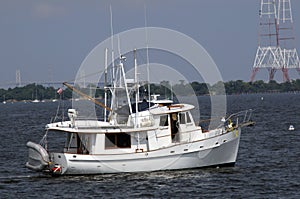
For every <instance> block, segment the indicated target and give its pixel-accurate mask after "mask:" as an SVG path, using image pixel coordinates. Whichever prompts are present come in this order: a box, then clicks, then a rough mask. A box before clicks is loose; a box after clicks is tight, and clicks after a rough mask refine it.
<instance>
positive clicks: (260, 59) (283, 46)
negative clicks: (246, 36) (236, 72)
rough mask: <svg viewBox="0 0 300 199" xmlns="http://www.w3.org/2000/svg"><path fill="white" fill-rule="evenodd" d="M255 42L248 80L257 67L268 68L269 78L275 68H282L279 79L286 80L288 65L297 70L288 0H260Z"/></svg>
mask: <svg viewBox="0 0 300 199" xmlns="http://www.w3.org/2000/svg"><path fill="white" fill-rule="evenodd" d="M259 15H260V23H259V36H258V37H259V42H258V48H257V52H256V56H255V60H254V64H253V70H252V74H251V78H250V81H251V82H253V80H254V78H255V75H256V73H257V72H258V71H259V69H261V68H266V69H267V70H268V71H269V81H270V80H273V79H274V75H275V73H276V71H277V70H281V71H282V72H283V81H290V78H289V75H288V69H291V68H296V69H297V70H298V71H299V73H300V62H299V57H298V54H297V50H296V48H295V46H294V44H295V37H294V30H293V18H292V8H291V2H290V0H261V5H260V10H259Z"/></svg>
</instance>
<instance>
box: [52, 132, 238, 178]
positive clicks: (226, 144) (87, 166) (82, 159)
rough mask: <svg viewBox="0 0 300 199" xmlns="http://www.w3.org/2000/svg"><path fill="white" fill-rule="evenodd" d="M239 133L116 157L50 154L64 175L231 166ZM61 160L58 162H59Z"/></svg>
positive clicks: (234, 159)
mask: <svg viewBox="0 0 300 199" xmlns="http://www.w3.org/2000/svg"><path fill="white" fill-rule="evenodd" d="M240 132H241V131H240V129H239V131H238V130H237V129H236V130H234V131H232V132H228V133H226V134H223V135H221V136H216V137H213V138H210V139H207V140H202V141H197V142H192V143H186V144H179V145H175V146H172V147H167V148H165V149H159V150H156V151H150V152H142V153H131V154H116V155H79V154H67V153H52V154H50V155H51V159H52V160H54V162H56V163H57V164H59V165H61V167H62V173H61V174H63V175H74V174H102V173H120V172H142V171H158V170H175V169H189V168H199V167H208V166H214V165H226V164H232V165H234V163H235V161H236V157H237V152H238V147H239V140H240ZM59 157H60V158H59Z"/></svg>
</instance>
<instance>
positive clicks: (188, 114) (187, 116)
mask: <svg viewBox="0 0 300 199" xmlns="http://www.w3.org/2000/svg"><path fill="white" fill-rule="evenodd" d="M186 123H192V120H191V116H190V113H186Z"/></svg>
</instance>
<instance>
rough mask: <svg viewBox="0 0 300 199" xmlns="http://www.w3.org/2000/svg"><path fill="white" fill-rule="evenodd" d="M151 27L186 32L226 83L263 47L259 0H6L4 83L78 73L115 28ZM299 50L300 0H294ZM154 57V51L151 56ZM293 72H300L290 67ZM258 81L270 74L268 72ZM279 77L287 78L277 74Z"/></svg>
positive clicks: (0, 8)
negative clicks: (206, 53) (19, 79)
mask: <svg viewBox="0 0 300 199" xmlns="http://www.w3.org/2000/svg"><path fill="white" fill-rule="evenodd" d="M144 4H145V5H146V8H147V25H148V26H149V27H150V26H151V27H163V28H169V29H173V30H176V31H180V32H182V33H184V34H186V35H188V36H190V37H192V38H193V39H194V40H196V41H197V42H199V43H200V44H201V45H202V46H203V47H205V49H206V50H207V51H208V53H209V54H210V55H211V56H212V58H213V59H214V61H215V63H216V64H217V66H218V67H219V70H220V71H221V75H222V77H223V79H224V80H225V81H229V80H238V79H241V80H244V81H249V78H250V74H251V70H252V65H253V61H254V57H255V53H256V49H257V45H258V44H257V40H258V38H257V36H258V23H259V16H258V13H259V7H260V0H101V1H96V0H89V1H83V0H51V1H50V0H48V1H45V0H1V1H0V28H1V29H0V30H1V31H0V66H1V73H0V87H4V86H5V85H7V84H14V83H15V78H16V77H15V75H16V70H17V69H19V70H20V71H21V79H22V82H50V81H66V80H72V79H74V78H75V75H76V73H77V70H78V68H79V67H80V64H81V63H82V61H83V60H84V58H85V57H86V56H87V54H88V53H89V52H90V51H91V50H92V49H93V48H94V47H95V46H96V45H97V44H99V43H100V42H101V41H103V40H105V39H107V38H108V37H109V36H110V11H109V10H110V9H109V8H110V5H111V6H112V10H113V27H114V33H118V32H122V31H125V30H128V29H131V28H137V27H144V26H145V22H144ZM292 6H293V18H294V25H295V27H294V30H295V35H296V47H297V49H298V51H299V49H300V1H299V0H292ZM150 59H151V57H150ZM290 76H291V78H298V77H299V76H298V74H297V73H296V71H290ZM256 79H263V80H267V79H268V78H267V71H264V70H262V71H261V72H259V73H258V75H257V78H256ZM276 79H278V80H280V81H281V80H282V74H281V73H280V72H278V73H277V75H276Z"/></svg>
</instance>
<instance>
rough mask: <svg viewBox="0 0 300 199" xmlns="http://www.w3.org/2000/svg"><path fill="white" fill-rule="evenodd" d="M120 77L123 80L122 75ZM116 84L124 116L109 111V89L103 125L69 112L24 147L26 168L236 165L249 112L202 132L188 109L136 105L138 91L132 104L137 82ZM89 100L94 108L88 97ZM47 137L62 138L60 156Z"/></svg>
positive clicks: (78, 170) (163, 103) (92, 170)
mask: <svg viewBox="0 0 300 199" xmlns="http://www.w3.org/2000/svg"><path fill="white" fill-rule="evenodd" d="M121 60H122V59H121ZM135 63H136V62H135ZM119 66H120V67H116V68H117V69H119V70H120V71H121V72H122V71H123V72H124V68H123V63H122V61H120V64H119ZM136 71H137V69H136V70H135V72H136ZM136 73H137V72H136ZM120 78H125V74H123V75H120ZM125 80H126V79H125ZM135 80H136V79H135ZM118 82H123V83H124V82H127V83H126V85H125V86H123V88H124V89H125V91H126V94H127V97H128V104H130V105H129V106H128V109H127V110H128V114H127V115H124V114H121V113H120V112H122V111H119V110H120V106H114V102H115V101H116V97H117V96H114V94H115V89H117V88H116V87H111V88H110V89H109V90H110V91H111V94H112V96H113V97H112V103H111V107H110V108H108V107H107V106H106V104H105V105H102V106H103V107H105V108H106V109H107V110H108V111H110V114H109V116H108V117H105V119H104V120H103V121H100V120H91V119H82V118H81V117H80V114H79V113H78V111H77V110H76V109H69V110H68V117H69V121H60V122H54V123H50V124H47V125H46V135H45V136H44V139H42V141H41V143H40V144H36V143H33V142H28V143H27V147H28V148H29V158H28V162H27V163H26V166H27V167H28V168H29V169H32V170H35V171H40V172H45V173H49V174H52V175H77V174H102V173H119V172H149V171H158V170H173V169H174V170H175V169H189V168H199V167H208V166H224V165H227V166H233V165H234V164H235V162H236V159H237V154H238V148H239V142H240V136H241V127H243V126H245V125H248V124H250V123H249V120H250V115H251V111H245V112H239V113H237V114H232V115H231V116H229V117H228V118H223V119H222V122H221V118H220V122H221V124H222V125H220V126H219V127H217V128H215V129H211V130H209V131H204V130H203V129H202V128H201V127H200V126H197V125H196V124H195V121H194V119H193V117H192V114H191V110H192V109H194V106H193V105H190V104H185V103H180V104H174V103H173V102H172V101H170V100H158V99H157V97H155V98H154V99H153V100H152V102H151V101H150V100H148V101H146V100H143V101H140V100H139V93H138V92H135V99H134V101H133V102H132V99H131V98H130V96H129V93H130V92H129V90H130V89H135V88H137V87H138V86H136V85H137V83H136V82H137V81H134V82H135V85H133V86H132V85H131V86H132V87H130V85H129V83H128V82H131V81H118ZM65 85H66V86H67V87H70V85H68V84H65ZM111 85H115V86H116V85H117V83H116V84H111ZM119 88H120V87H118V89H119ZM107 90H108V89H107ZM73 91H76V89H74V88H73ZM131 93H132V92H131ZM83 96H84V97H86V98H89V97H87V96H85V95H83ZM89 100H90V101H94V102H95V103H99V102H97V101H95V100H94V99H92V98H89ZM149 101H150V102H149ZM105 112H106V111H105ZM240 116H242V117H243V118H242V119H241V117H240ZM239 118H240V119H239ZM52 132H53V133H56V134H59V135H60V134H61V135H60V136H59V137H66V139H65V144H64V147H62V148H61V149H60V150H59V151H51V150H50V149H48V145H47V143H48V141H49V142H50V140H48V141H47V142H45V138H46V137H47V136H48V135H49V134H50V133H52Z"/></svg>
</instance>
